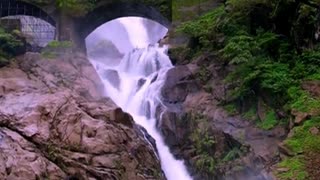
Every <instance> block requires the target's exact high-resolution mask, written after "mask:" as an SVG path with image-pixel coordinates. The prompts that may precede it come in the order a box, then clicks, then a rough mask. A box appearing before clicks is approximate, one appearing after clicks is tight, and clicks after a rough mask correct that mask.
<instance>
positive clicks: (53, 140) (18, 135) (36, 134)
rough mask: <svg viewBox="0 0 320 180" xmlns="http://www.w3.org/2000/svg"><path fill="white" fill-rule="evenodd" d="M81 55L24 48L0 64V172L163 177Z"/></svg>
mask: <svg viewBox="0 0 320 180" xmlns="http://www.w3.org/2000/svg"><path fill="white" fill-rule="evenodd" d="M102 87H103V86H102V85H101V84H100V83H99V78H98V76H97V75H96V72H95V71H94V69H93V67H92V66H91V64H90V63H89V62H88V61H87V60H86V58H85V56H84V55H81V54H75V55H70V56H65V57H63V58H60V59H51V60H48V59H44V58H42V57H41V56H40V55H39V54H31V53H28V54H26V55H23V56H20V57H18V58H17V60H16V62H14V63H12V64H11V65H10V66H8V67H5V68H1V69H0V104H1V106H0V179H15V180H19V179H21V180H24V179H30V180H31V179H51V180H55V179H57V180H61V179H68V178H71V177H74V178H77V179H137V180H138V179H141V180H142V179H165V178H164V176H163V173H162V171H161V167H160V163H159V161H158V159H157V157H156V154H155V151H154V150H153V147H152V146H151V145H150V143H148V142H146V140H145V136H144V135H143V133H142V131H140V127H138V126H137V125H135V124H134V123H133V120H132V118H131V116H130V115H128V114H127V113H124V112H123V111H122V110H121V109H119V108H117V107H116V105H115V104H114V103H113V102H111V101H110V100H109V99H107V98H103V97H102V96H101V94H102V92H103V88H102Z"/></svg>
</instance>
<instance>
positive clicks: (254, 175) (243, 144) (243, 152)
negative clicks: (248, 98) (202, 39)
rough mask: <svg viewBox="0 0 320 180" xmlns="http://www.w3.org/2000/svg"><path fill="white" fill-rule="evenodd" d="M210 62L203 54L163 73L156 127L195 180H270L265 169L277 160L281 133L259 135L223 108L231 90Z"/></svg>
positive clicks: (217, 64) (219, 66) (221, 69)
mask: <svg viewBox="0 0 320 180" xmlns="http://www.w3.org/2000/svg"><path fill="white" fill-rule="evenodd" d="M214 57H215V56H214V55H203V56H202V57H200V58H198V59H196V60H195V61H193V63H191V64H186V65H180V66H177V67H176V68H174V69H172V70H171V71H169V72H168V74H167V76H168V77H167V79H168V80H167V82H166V84H165V85H164V87H163V89H162V96H163V98H164V100H165V102H166V103H165V104H164V105H165V106H166V107H165V108H164V109H165V112H164V113H163V114H162V118H161V120H160V123H158V128H159V129H160V130H161V132H162V134H163V136H164V139H165V141H166V143H167V144H168V145H169V147H170V149H171V151H172V153H173V154H174V155H175V156H176V157H177V158H179V159H184V160H185V163H186V164H187V166H188V169H189V172H191V174H192V175H193V177H194V178H195V179H210V180H211V179H237V180H242V179H243V180H246V179H258V180H260V179H261V180H265V179H273V177H272V176H271V175H270V174H269V173H268V167H270V165H272V164H273V163H274V162H275V161H276V159H277V158H278V154H279V150H278V143H279V142H280V140H281V139H282V138H284V137H285V135H286V131H285V129H283V128H281V127H278V128H275V129H274V130H271V131H264V130H260V129H258V128H256V127H255V125H254V124H253V123H252V122H250V121H246V120H243V118H242V117H240V116H230V115H229V114H228V113H227V112H226V111H225V110H224V109H223V107H222V106H221V103H223V102H225V101H227V100H228V96H227V95H226V90H227V88H231V87H229V85H228V84H226V83H225V82H223V79H224V75H225V74H226V72H225V71H226V69H224V68H225V67H224V65H223V63H221V62H219V61H218V60H216V59H213V58H214ZM180 62H181V61H180ZM183 62H185V61H183ZM181 84H183V86H182V85H181ZM185 84H187V85H185ZM169 92H171V93H170V96H169V95H167V94H169ZM177 106H178V107H179V108H174V107H177ZM159 119H160V118H159Z"/></svg>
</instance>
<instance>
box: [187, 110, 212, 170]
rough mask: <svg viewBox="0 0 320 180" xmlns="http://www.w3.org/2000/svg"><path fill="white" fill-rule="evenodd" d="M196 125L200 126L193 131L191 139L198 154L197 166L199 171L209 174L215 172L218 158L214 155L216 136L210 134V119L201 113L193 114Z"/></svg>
mask: <svg viewBox="0 0 320 180" xmlns="http://www.w3.org/2000/svg"><path fill="white" fill-rule="evenodd" d="M191 118H192V121H193V123H194V125H197V126H199V127H198V128H195V129H194V130H193V131H192V134H191V140H192V142H193V144H194V149H195V151H196V154H197V159H196V162H195V166H196V168H197V169H198V170H199V171H202V172H205V173H207V174H214V172H215V171H214V170H215V167H216V159H215V158H214V156H213V153H212V151H213V149H214V146H215V144H216V142H215V138H214V136H212V135H210V131H209V127H210V125H209V124H208V123H209V121H208V119H207V118H206V117H204V116H203V115H201V114H193V115H192V117H191Z"/></svg>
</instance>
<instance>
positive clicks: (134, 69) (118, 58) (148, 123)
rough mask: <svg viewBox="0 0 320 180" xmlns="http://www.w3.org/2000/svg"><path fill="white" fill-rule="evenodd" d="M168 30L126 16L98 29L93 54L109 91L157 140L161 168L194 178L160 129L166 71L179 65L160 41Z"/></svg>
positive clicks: (90, 43) (173, 177)
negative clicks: (171, 150)
mask: <svg viewBox="0 0 320 180" xmlns="http://www.w3.org/2000/svg"><path fill="white" fill-rule="evenodd" d="M166 32H167V29H166V28H165V27H163V26H162V25H160V24H158V23H156V22H153V21H151V20H147V19H143V18H137V17H128V18H120V19H117V20H114V21H111V22H109V23H106V24H105V25H103V26H100V27H99V28H97V29H96V30H95V31H94V32H93V33H92V34H90V35H89V36H88V37H87V39H86V46H87V50H88V56H89V59H90V61H91V63H92V64H93V66H94V67H95V69H96V71H97V73H98V74H99V76H100V79H101V80H102V82H103V84H104V87H105V95H106V96H107V97H109V98H111V99H112V100H113V101H114V102H115V103H116V104H117V105H118V106H119V107H121V108H122V109H123V110H124V111H126V112H128V113H129V114H131V115H132V116H133V119H134V120H135V122H136V123H137V124H139V125H141V126H143V127H144V128H145V129H146V130H147V132H148V133H149V134H150V135H151V136H152V137H153V138H154V139H155V141H156V146H157V150H158V153H159V158H160V161H161V167H162V170H163V171H164V173H165V175H166V177H167V179H169V180H177V179H179V180H189V179H192V178H191V177H190V175H189V174H188V172H187V170H186V167H185V165H184V162H183V161H182V160H177V159H175V158H174V156H173V155H172V154H171V153H170V150H169V148H168V147H167V146H166V145H165V143H164V141H163V138H162V137H161V134H160V133H159V131H158V130H157V128H156V121H157V119H156V109H157V107H158V106H159V105H161V103H162V102H161V93H160V91H161V88H162V86H163V84H164V83H165V79H166V72H167V71H168V70H169V69H170V68H172V67H173V65H172V63H171V61H170V59H169V57H168V55H167V47H165V46H164V47H160V46H159V45H158V44H157V41H158V40H159V39H161V38H162V37H164V35H165V34H166Z"/></svg>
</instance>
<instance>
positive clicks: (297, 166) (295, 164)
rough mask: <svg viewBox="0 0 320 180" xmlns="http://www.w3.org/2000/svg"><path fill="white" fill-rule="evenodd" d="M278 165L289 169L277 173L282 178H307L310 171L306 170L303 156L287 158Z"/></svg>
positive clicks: (302, 179) (281, 179)
mask: <svg viewBox="0 0 320 180" xmlns="http://www.w3.org/2000/svg"><path fill="white" fill-rule="evenodd" d="M278 167H280V168H288V169H289V170H288V171H286V172H283V173H277V174H276V176H277V177H278V178H279V179H280V180H290V179H295V180H305V179H307V178H308V173H307V172H306V170H305V162H304V159H303V157H302V156H296V157H292V158H287V159H285V160H283V161H282V162H281V163H279V164H278Z"/></svg>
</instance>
